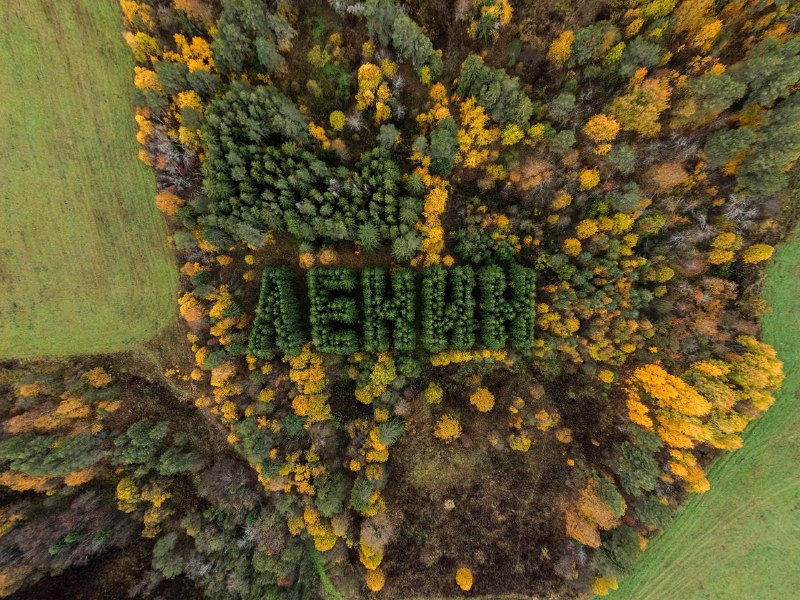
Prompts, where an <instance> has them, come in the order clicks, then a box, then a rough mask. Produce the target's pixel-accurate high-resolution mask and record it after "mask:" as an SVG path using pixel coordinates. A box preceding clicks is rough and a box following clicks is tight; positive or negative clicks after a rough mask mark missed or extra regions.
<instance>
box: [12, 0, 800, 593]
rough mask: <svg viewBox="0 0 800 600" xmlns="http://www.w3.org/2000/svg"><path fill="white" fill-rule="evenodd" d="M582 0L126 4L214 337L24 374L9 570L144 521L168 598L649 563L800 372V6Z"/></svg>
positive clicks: (106, 541)
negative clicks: (159, 377)
mask: <svg viewBox="0 0 800 600" xmlns="http://www.w3.org/2000/svg"><path fill="white" fill-rule="evenodd" d="M577 4H578V5H575V6H573V5H569V6H567V5H564V4H563V3H562V4H558V3H545V5H546V7H547V9H546V10H545V8H544V7H545V5H541V6H540V5H539V4H537V3H522V2H517V3H514V2H510V1H509V0H471V1H468V2H457V3H454V4H452V6H451V4H450V3H442V2H437V1H434V0H412V1H409V2H402V3H400V2H396V1H395V0H365V1H356V0H329V1H328V2H309V1H305V0H279V1H277V2H266V1H263V0H220V1H217V0H120V5H121V7H122V12H123V15H124V23H125V33H124V36H125V40H126V42H127V43H128V45H129V46H130V48H131V50H132V53H133V57H134V59H135V61H136V66H135V69H134V73H133V83H134V86H135V98H136V106H137V108H136V125H137V128H138V132H137V140H138V142H139V144H140V146H141V148H140V153H139V157H140V159H141V160H142V161H143V162H144V163H145V164H147V165H148V166H149V167H151V168H152V170H153V173H154V175H155V179H156V184H157V187H158V195H157V197H156V199H155V201H156V204H157V206H158V207H159V208H160V209H161V210H162V212H163V213H164V215H165V219H166V220H167V222H168V224H169V228H170V237H169V241H170V244H171V245H172V246H173V247H174V249H175V254H176V256H177V259H178V260H179V263H180V265H181V292H180V297H179V299H178V305H179V312H180V317H181V319H180V324H179V327H180V332H179V335H178V336H177V337H178V340H177V342H175V344H174V345H173V346H171V347H172V348H176V347H179V348H180V349H181V351H185V354H186V356H184V357H181V355H180V352H178V351H171V352H172V353H171V354H168V355H167V358H166V360H165V361H164V362H163V363H160V365H161V364H166V365H168V367H167V368H166V369H163V368H161V367H160V369H161V370H166V373H165V374H164V376H163V381H162V383H163V386H161V387H157V386H156V385H155V384H154V383H153V380H149V379H147V378H142V379H138V378H135V377H134V376H133V375H132V374H131V372H130V369H131V368H132V367H127V368H128V370H127V371H126V370H125V368H123V367H121V366H120V362H124V361H120V362H116V363H115V362H113V361H112V362H110V363H108V364H105V369H107V370H104V369H103V368H100V367H92V368H91V370H90V368H89V367H90V366H92V365H89V364H82V365H81V367H80V368H77V367H72V368H65V369H59V370H56V371H55V372H49V371H48V372H47V373H45V372H44V371H45V370H44V369H42V373H36V372H33V373H26V374H25V375H24V377H23V376H22V375H20V376H19V377H16V378H14V377H9V378H7V379H5V378H4V379H0V381H2V389H3V390H4V393H5V394H6V395H7V396H8V399H9V400H8V402H6V403H5V404H4V405H3V407H2V409H3V411H4V412H3V413H2V419H3V436H2V439H0V469H1V470H0V485H3V486H4V489H7V490H9V492H8V493H9V494H10V495H11V496H12V498H13V502H12V504H11V505H10V506H11V509H9V512H7V513H3V516H2V519H4V520H3V521H0V535H6V536H9V537H6V538H5V540H6V541H7V543H8V544H13V547H14V548H16V550H15V552H9V553H4V554H3V555H2V556H0V569H2V574H3V575H4V577H5V579H4V580H2V581H3V584H2V585H4V586H5V587H3V588H0V592H2V593H6V594H8V593H13V591H14V590H16V589H20V588H21V587H22V586H23V585H24V584H25V583H26V581H27V580H29V579H30V580H33V579H36V578H38V577H41V576H43V575H45V574H48V573H55V572H60V570H61V569H62V568H66V566H70V565H73V564H83V563H85V562H86V560H88V558H87V557H88V556H95V555H99V554H101V553H102V552H103V551H104V550H105V549H107V548H110V547H111V546H124V545H125V544H131V543H132V542H131V540H132V539H134V538H136V537H138V536H140V535H141V536H142V537H143V538H144V539H145V540H149V542H148V544H147V545H146V546H145V545H143V546H142V547H143V548H145V549H144V552H145V553H146V556H147V561H146V562H147V563H148V565H147V566H146V567H143V568H142V574H141V576H140V577H139V579H140V581H139V582H138V583H137V585H136V586H132V588H133V587H135V590H134V591H135V593H139V594H143V593H145V590H155V589H162V590H163V589H182V590H185V589H188V587H181V586H188V585H189V584H188V582H191V585H192V586H194V588H193V589H194V590H196V591H197V594H198V595H199V594H202V595H203V596H205V597H208V598H220V599H222V598H225V599H229V598H242V599H247V598H286V599H311V598H320V597H334V598H335V597H341V598H352V599H356V598H365V597H372V596H373V595H377V596H378V597H384V598H392V599H393V598H404V597H409V596H410V595H424V596H426V597H454V596H463V595H465V594H466V595H467V596H469V595H471V594H474V595H483V596H486V595H488V596H497V595H499V594H503V593H517V594H525V595H527V596H537V597H549V598H575V597H581V596H585V595H588V594H590V593H596V594H606V593H608V592H609V590H612V589H615V588H616V587H617V585H618V582H619V580H620V579H621V578H622V577H625V576H626V575H627V574H629V573H630V572H631V571H632V569H633V568H634V564H635V561H636V560H637V558H638V557H639V555H640V554H641V553H642V551H643V549H644V548H645V547H646V545H647V542H648V540H649V539H651V538H652V537H654V536H656V535H658V534H659V533H660V532H661V531H663V530H664V529H665V528H666V527H668V526H669V525H668V524H669V522H670V520H671V517H672V515H673V514H674V513H675V511H676V510H677V509H678V507H679V506H681V504H682V503H683V502H684V501H685V500H686V499H687V498H688V497H689V496H690V495H692V494H702V493H704V492H705V491H707V490H708V489H709V487H710V483H709V480H708V478H707V476H706V471H707V468H708V466H709V464H711V462H713V461H714V459H715V458H717V457H719V456H720V455H721V454H722V453H724V452H727V451H732V450H735V449H737V448H739V447H740V446H741V445H742V444H743V434H744V432H745V430H746V428H747V426H748V424H750V423H751V422H753V421H754V420H755V419H757V418H758V417H759V415H761V414H762V413H763V412H764V411H765V410H767V409H768V408H769V406H770V405H771V403H772V402H773V393H774V392H775V390H777V389H778V387H779V386H780V384H781V381H782V378H783V374H782V365H781V362H780V361H779V360H778V358H777V355H776V352H775V350H774V349H772V348H771V347H770V346H769V345H768V344H766V343H764V342H762V341H760V340H759V335H760V331H759V324H758V323H759V317H760V316H761V315H762V314H763V313H764V311H765V310H766V309H767V307H766V306H765V304H764V302H763V301H762V300H760V296H759V292H760V287H761V282H762V279H763V274H764V269H765V267H766V265H767V264H768V263H769V260H770V259H771V257H772V255H773V252H774V247H775V245H776V244H778V243H780V242H781V241H782V240H783V239H784V238H785V236H786V235H787V233H788V231H790V230H791V229H792V227H793V226H794V224H795V223H796V221H797V214H798V207H799V206H800V203H798V174H799V173H800V171H799V170H798V158H800V92H798V83H800V33H798V31H797V25H798V23H800V20H798V18H797V17H798V9H797V7H796V6H795V5H794V4H793V3H789V2H774V3H764V2H756V1H752V2H751V1H736V2H733V1H730V2H729V1H722V2H716V3H715V2H711V1H707V0H669V1H663V0H613V1H609V2H589V3H577ZM143 354H145V355H147V352H144V353H143ZM96 368H100V371H97V370H96ZM115 368H116V369H118V370H117V371H115V370H114V369H115ZM101 371H102V372H101ZM90 373H91V375H90ZM132 380H135V381H136V385H139V386H141V389H142V390H143V397H152V396H159V395H163V396H166V397H172V398H173V400H175V401H176V402H175V404H176V405H177V406H180V413H179V414H180V418H179V419H178V417H175V416H174V415H170V414H164V411H163V410H159V409H158V403H157V402H156V403H147V402H143V404H147V405H148V407H149V408H148V411H146V414H138V413H137V411H143V409H141V408H137V404H136V403H135V402H131V403H123V404H121V405H117V404H116V402H117V401H118V399H119V398H129V396H130V394H131V392H130V391H129V390H128V391H127V392H126V391H125V390H126V389H127V388H126V387H125V384H128V383H130V382H131V381H132ZM145 382H147V383H145ZM145 392H146V393H145ZM152 404H155V405H156V406H155V407H154V406H152ZM121 407H125V410H124V411H123V410H122V409H121ZM117 409H120V410H119V412H116V411H117ZM176 414H178V413H177V412H176ZM184 429H185V431H184ZM28 492H31V494H29V495H25V494H26V493H28ZM45 506H57V508H58V510H60V511H63V514H64V515H73V514H78V513H79V512H80V511H81V510H84V508H85V507H87V506H88V507H95V506H97V507H102V508H97V510H96V512H93V513H90V517H86V519H85V521H74V522H75V523H77V524H76V525H75V526H74V527H73V528H72V529H68V530H67V529H65V528H64V527H63V526H62V527H60V528H54V529H53V531H52V532H51V534H50V537H49V538H48V539H49V540H50V541H51V551H50V552H49V553H48V554H47V555H45V554H44V553H38V554H33V551H32V550H31V549H29V548H28V546H27V542H26V538H27V536H28V535H29V531H32V530H33V529H34V527H36V528H46V525H45V523H46V521H45V520H41V521H36V518H39V519H43V517H36V516H35V515H37V514H39V515H41V514H42V511H43V510H44V509H43V507H45ZM118 513H119V514H118ZM9 515H10V516H9ZM16 515H20V516H16ZM70 522H73V521H70ZM4 523H10V524H8V525H6V524H4ZM37 523H39V524H38V525H37ZM6 527H8V531H9V533H5V534H4V533H3V532H5V531H6ZM103 536H105V537H103ZM51 538H52V539H51ZM95 539H97V540H100V541H98V542H97V543H95V542H92V544H94V545H92V544H89V542H88V541H87V540H95ZM150 541H151V542H150ZM29 556H33V559H31V560H30V561H29V562H25V561H24V560H23V559H22V558H21V557H29ZM159 586H161V587H159ZM170 586H174V587H170Z"/></svg>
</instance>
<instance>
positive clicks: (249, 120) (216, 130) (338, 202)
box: [202, 84, 424, 260]
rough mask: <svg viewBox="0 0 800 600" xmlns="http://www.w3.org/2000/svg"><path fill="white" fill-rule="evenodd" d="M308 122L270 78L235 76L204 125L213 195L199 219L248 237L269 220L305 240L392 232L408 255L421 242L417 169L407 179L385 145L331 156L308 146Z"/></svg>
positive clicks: (386, 237) (373, 237)
mask: <svg viewBox="0 0 800 600" xmlns="http://www.w3.org/2000/svg"><path fill="white" fill-rule="evenodd" d="M307 127H308V122H307V119H306V118H305V117H304V116H303V115H302V114H301V113H300V112H299V111H298V110H297V108H296V107H295V106H294V104H293V103H292V102H291V101H290V100H289V99H288V98H286V96H284V95H283V94H281V93H280V92H279V91H278V90H277V89H275V88H274V87H271V86H259V87H257V88H252V87H249V86H247V85H245V84H235V85H233V86H232V87H231V90H230V91H229V92H227V93H226V94H225V96H223V97H222V98H219V99H217V100H214V101H213V102H212V103H211V104H210V106H209V108H208V110H207V114H206V124H205V127H204V130H203V135H204V140H205V142H206V145H207V153H206V160H205V162H204V164H203V169H204V173H205V182H204V188H205V191H206V193H207V194H208V197H209V200H210V205H209V210H208V214H207V215H204V217H203V219H202V222H203V224H204V225H205V226H206V227H207V228H209V229H220V230H222V231H226V232H228V233H229V234H231V235H232V236H233V237H234V239H245V240H247V241H250V240H253V239H254V238H257V237H259V232H260V233H263V232H265V231H268V230H273V229H277V230H281V231H287V232H289V233H291V234H292V235H294V236H296V237H297V238H298V239H300V240H302V241H303V242H307V243H313V242H317V241H341V240H351V241H359V242H361V244H362V245H363V246H364V248H366V249H368V250H374V249H375V248H377V247H378V246H379V245H380V244H382V243H384V242H386V241H392V249H393V251H394V253H395V254H396V255H397V256H398V258H399V259H401V260H407V259H408V258H410V257H412V256H413V255H414V254H415V253H416V252H417V251H418V249H419V243H420V241H419V237H418V236H417V234H416V231H415V229H414V224H415V223H416V222H417V220H418V218H419V214H420V211H421V209H422V200H421V199H420V195H421V193H422V192H423V190H424V187H423V186H422V185H421V182H419V181H418V178H413V179H410V180H409V181H406V182H404V181H403V178H402V172H401V170H400V168H399V167H398V165H397V164H396V163H395V162H394V161H393V160H392V158H391V157H390V155H389V152H388V151H387V150H385V149H381V148H375V149H373V150H370V151H368V152H365V153H364V154H363V155H362V156H361V158H360V160H359V161H358V162H357V163H356V165H355V168H354V169H353V170H352V171H350V170H348V169H347V168H346V167H343V166H339V167H336V166H331V165H330V164H329V163H328V162H327V160H326V157H325V155H324V154H322V155H320V154H316V153H314V152H312V151H311V150H310V149H307V148H305V147H304V145H305V144H306V143H307V142H308V141H309V135H308V131H307ZM243 233H246V234H247V235H243Z"/></svg>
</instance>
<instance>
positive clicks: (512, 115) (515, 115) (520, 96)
mask: <svg viewBox="0 0 800 600" xmlns="http://www.w3.org/2000/svg"><path fill="white" fill-rule="evenodd" d="M458 93H459V95H460V96H462V97H464V98H468V97H470V96H474V97H475V99H476V100H477V102H478V104H480V105H481V106H483V107H484V108H485V109H486V112H487V113H489V115H491V117H492V119H494V120H495V121H497V122H498V123H500V124H502V125H505V124H506V123H516V124H518V125H527V124H528V122H529V121H530V119H531V116H532V115H533V103H532V102H531V99H530V98H528V96H527V95H526V94H525V92H523V91H522V90H521V89H520V85H519V80H518V79H517V78H516V77H513V78H512V77H509V76H508V74H507V73H506V72H505V71H504V70H503V69H496V68H494V67H490V66H489V65H487V64H486V63H484V62H483V59H482V58H481V57H480V56H478V55H477V54H470V55H469V56H468V57H467V58H466V60H465V61H464V62H463V63H462V64H461V73H460V74H459V76H458Z"/></svg>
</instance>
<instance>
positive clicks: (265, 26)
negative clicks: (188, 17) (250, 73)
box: [211, 0, 297, 74]
mask: <svg viewBox="0 0 800 600" xmlns="http://www.w3.org/2000/svg"><path fill="white" fill-rule="evenodd" d="M296 35H297V31H295V29H294V28H293V27H292V25H291V24H290V23H289V21H287V20H286V17H285V16H284V15H283V14H281V13H280V12H277V11H274V10H272V9H271V8H270V6H269V5H268V4H267V3H265V2H261V1H260V0H223V2H222V12H221V13H220V15H219V19H218V20H217V23H216V34H215V35H214V41H213V43H212V44H211V49H212V50H213V53H214V62H215V63H216V65H217V68H218V69H219V71H220V72H221V73H224V74H231V73H241V72H242V71H244V70H245V69H246V68H247V67H250V66H251V65H252V66H254V67H256V68H257V69H258V70H259V71H266V72H267V73H275V72H276V71H279V70H281V69H283V68H284V67H285V65H286V60H285V59H284V58H283V56H282V55H281V53H280V51H279V48H280V47H282V46H284V47H285V46H286V45H287V44H288V43H290V42H291V40H292V38H294V37H295V36H296Z"/></svg>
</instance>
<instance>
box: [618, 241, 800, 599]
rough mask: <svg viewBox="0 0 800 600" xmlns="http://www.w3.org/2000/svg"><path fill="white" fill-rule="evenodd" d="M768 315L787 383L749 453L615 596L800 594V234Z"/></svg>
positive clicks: (693, 503) (789, 249) (750, 441)
mask: <svg viewBox="0 0 800 600" xmlns="http://www.w3.org/2000/svg"><path fill="white" fill-rule="evenodd" d="M764 297H765V298H766V300H767V301H768V302H769V304H770V305H771V306H772V307H773V311H772V312H770V313H769V314H767V315H765V316H764V317H763V319H762V328H763V336H764V339H765V340H766V341H767V342H769V343H770V344H772V345H773V346H775V348H776V349H777V351H778V354H779V356H780V358H781V360H782V361H783V363H784V370H785V372H786V380H785V382H784V384H783V387H782V388H781V390H780V391H779V392H778V394H777V396H776V397H777V400H776V403H775V405H773V406H772V407H771V408H770V409H769V410H768V411H767V412H766V413H765V415H764V416H762V417H761V418H760V419H759V420H758V421H756V422H755V423H754V424H753V426H752V427H751V428H750V429H749V431H748V432H747V434H746V437H745V443H744V447H743V448H742V449H741V450H738V451H737V452H734V453H731V454H729V455H726V456H724V457H723V458H721V459H720V460H719V461H718V462H717V463H716V464H715V465H714V466H713V467H712V469H711V471H710V474H709V480H710V482H711V490H710V491H709V492H707V493H706V494H704V495H700V496H695V497H693V498H692V499H691V500H690V501H689V502H688V503H687V505H686V506H685V507H684V508H683V510H682V511H681V512H680V514H679V515H678V516H677V517H676V519H675V521H674V522H673V523H672V524H671V525H670V526H669V528H668V529H667V531H666V532H665V533H664V535H663V536H661V537H659V538H657V539H655V540H654V541H653V542H652V543H651V544H650V547H649V548H648V549H647V551H646V552H645V554H644V557H643V559H642V561H641V562H640V563H639V564H638V565H637V568H636V572H635V573H634V574H633V575H632V576H631V577H629V578H627V579H625V580H624V581H623V582H622V583H621V585H620V589H619V591H617V592H615V593H612V594H611V595H610V596H608V597H609V598H611V599H612V600H628V599H629V600H661V599H663V600H701V599H703V600H704V599H709V600H710V599H714V600H753V599H756V598H757V599H758V600H784V599H787V598H794V597H796V596H797V594H798V592H797V590H798V589H800V568H798V566H797V565H798V561H800V473H799V472H798V469H797V465H798V464H800V409H799V407H798V405H797V398H798V390H800V369H798V365H800V344H799V343H798V339H800V302H799V301H798V298H800V230H798V231H797V232H795V235H794V236H793V237H792V238H791V240H789V241H788V242H787V243H786V244H784V245H782V246H781V247H780V248H779V249H778V252H777V253H776V256H775V257H774V259H773V261H772V263H771V264H770V266H769V269H768V271H767V277H766V281H765V285H764Z"/></svg>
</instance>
